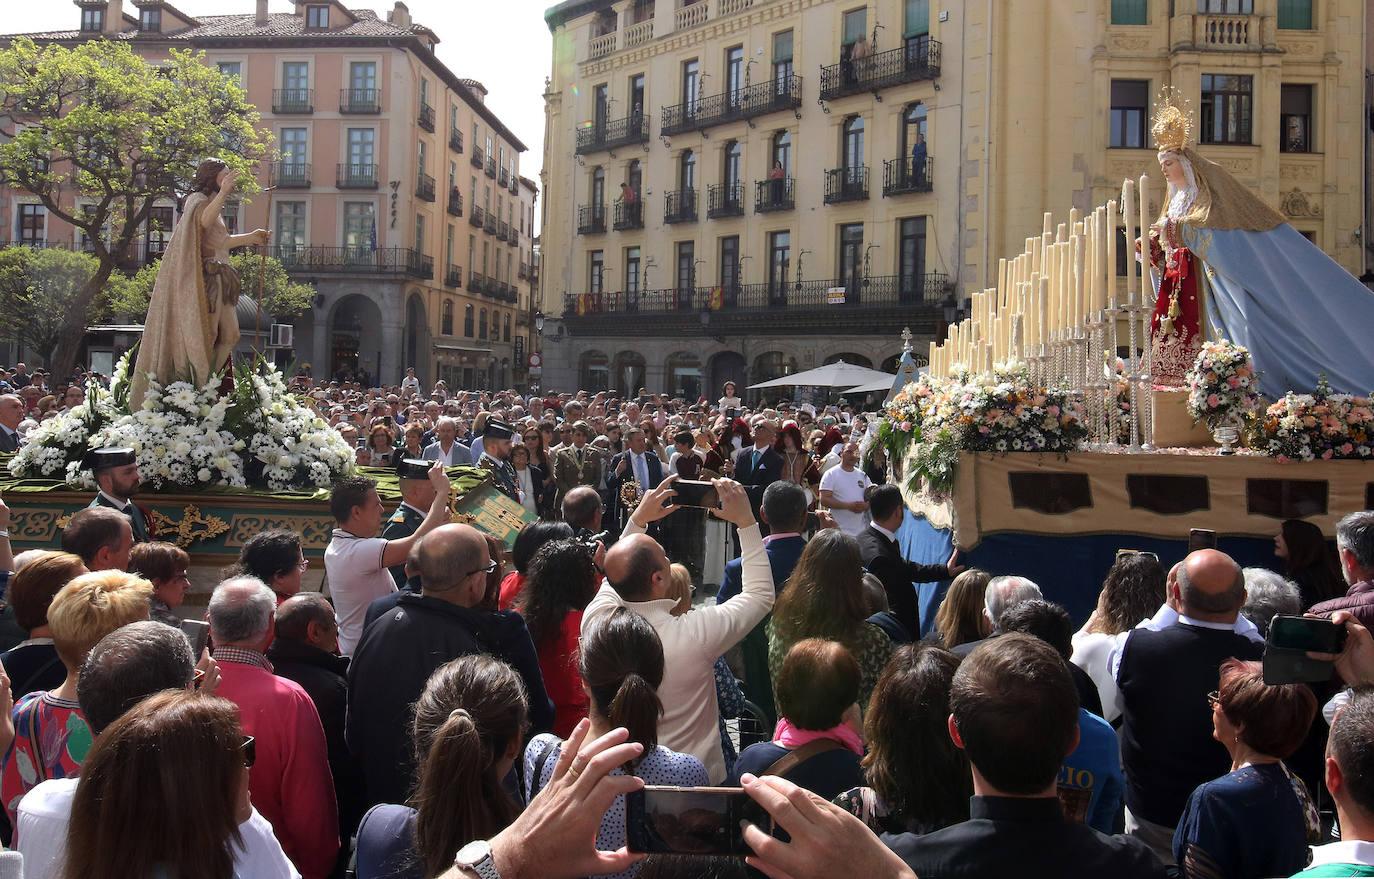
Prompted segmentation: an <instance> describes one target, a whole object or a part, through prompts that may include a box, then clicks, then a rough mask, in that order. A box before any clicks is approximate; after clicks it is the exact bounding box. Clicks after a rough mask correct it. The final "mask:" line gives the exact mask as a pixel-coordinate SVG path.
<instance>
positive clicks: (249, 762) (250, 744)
mask: <svg viewBox="0 0 1374 879" xmlns="http://www.w3.org/2000/svg"><path fill="white" fill-rule="evenodd" d="M239 750H241V751H243V767H244V768H245V769H252V768H253V764H254V763H256V762H258V746H257V739H255V738H253V737H252V736H244V737H243V744H241V745H239Z"/></svg>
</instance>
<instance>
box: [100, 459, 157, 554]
mask: <svg viewBox="0 0 1374 879" xmlns="http://www.w3.org/2000/svg"><path fill="white" fill-rule="evenodd" d="M84 463H85V465H86V467H87V468H89V469H91V470H93V471H95V483H96V485H98V486H100V490H99V491H98V492H96V495H95V500H93V501H91V503H90V506H92V507H109V508H110V509H112V510H119V511H120V512H121V513H123V514H124V515H126V516H128V517H129V525H130V527H131V528H133V532H134V543H145V542H147V541H148V539H149V528H148V518H147V516H145V515H144V513H143V510H141V509H139V507H138V505H137V504H135V503H134V501H133V498H134V496H135V495H137V494H138V488H139V486H140V485H141V484H142V483H143V477H142V476H140V475H139V472H138V457H137V456H136V455H135V454H134V450H133V449H91V450H90V451H89V452H87V453H86V458H85V461H84Z"/></svg>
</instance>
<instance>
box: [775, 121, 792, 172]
mask: <svg viewBox="0 0 1374 879" xmlns="http://www.w3.org/2000/svg"><path fill="white" fill-rule="evenodd" d="M773 165H782V172H783V174H784V175H785V176H788V177H791V176H792V133H791V132H790V131H779V132H776V133H775V134H774V135H773Z"/></svg>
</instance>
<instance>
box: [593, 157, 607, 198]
mask: <svg viewBox="0 0 1374 879" xmlns="http://www.w3.org/2000/svg"><path fill="white" fill-rule="evenodd" d="M605 203H606V171H605V169H603V168H602V167H601V166H600V165H597V166H596V167H595V168H593V169H592V206H593V207H598V208H599V207H601V206H602V205H604V204H605Z"/></svg>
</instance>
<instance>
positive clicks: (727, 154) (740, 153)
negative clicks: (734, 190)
mask: <svg viewBox="0 0 1374 879" xmlns="http://www.w3.org/2000/svg"><path fill="white" fill-rule="evenodd" d="M721 155H722V157H723V158H724V160H725V163H724V164H725V167H724V168H723V169H722V171H721V182H722V183H724V184H725V185H726V186H727V187H734V186H736V185H738V184H739V180H740V169H741V165H742V164H743V160H744V147H742V146H740V142H739V141H737V140H732V141H730V142H729V143H727V144H726V145H725V149H724V151H723V152H722V153H721Z"/></svg>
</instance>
